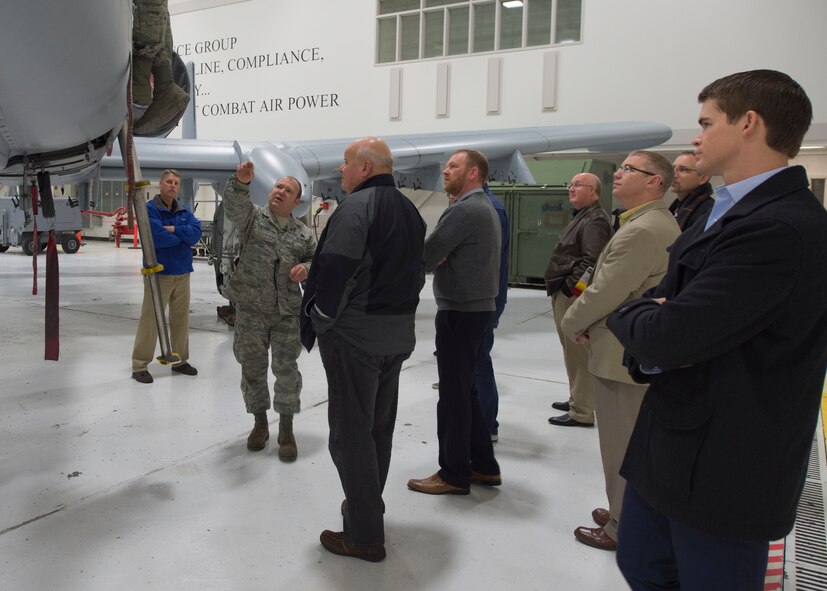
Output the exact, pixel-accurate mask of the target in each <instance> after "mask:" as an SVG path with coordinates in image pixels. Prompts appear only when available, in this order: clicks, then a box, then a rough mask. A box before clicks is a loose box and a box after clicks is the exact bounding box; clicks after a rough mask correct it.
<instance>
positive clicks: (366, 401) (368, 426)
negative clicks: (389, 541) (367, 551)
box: [318, 331, 410, 546]
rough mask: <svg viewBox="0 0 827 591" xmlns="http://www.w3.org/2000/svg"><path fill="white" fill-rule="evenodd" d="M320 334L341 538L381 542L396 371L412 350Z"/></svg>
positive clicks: (356, 542) (362, 542)
mask: <svg viewBox="0 0 827 591" xmlns="http://www.w3.org/2000/svg"><path fill="white" fill-rule="evenodd" d="M318 339H319V352H320V353H321V357H322V363H323V364H324V369H325V374H327V390H328V414H327V418H328V424H329V425H330V439H329V442H328V449H329V450H330V457H331V458H332V459H333V463H334V464H335V465H336V469H337V470H338V471H339V479H340V480H341V481H342V488H343V489H344V493H345V498H346V499H347V513H346V516H345V519H344V532H345V541H346V542H347V543H348V544H350V545H352V546H372V545H375V544H383V543H384V542H385V528H384V519H383V514H384V512H385V505H384V503H383V501H382V491H383V490H384V488H385V481H386V480H387V478H388V467H389V466H390V461H391V445H392V443H393V429H394V425H395V422H396V406H397V401H398V399H399V371H400V369H401V368H402V362H403V361H404V360H405V359H407V358H408V357H409V356H410V353H405V354H402V355H372V354H370V353H367V352H366V351H363V350H362V349H359V348H358V347H356V346H354V345H353V344H351V343H350V342H349V341H348V340H346V339H345V338H343V337H342V336H340V335H338V334H336V333H335V332H333V331H328V332H327V333H325V334H320V335H319V336H318Z"/></svg>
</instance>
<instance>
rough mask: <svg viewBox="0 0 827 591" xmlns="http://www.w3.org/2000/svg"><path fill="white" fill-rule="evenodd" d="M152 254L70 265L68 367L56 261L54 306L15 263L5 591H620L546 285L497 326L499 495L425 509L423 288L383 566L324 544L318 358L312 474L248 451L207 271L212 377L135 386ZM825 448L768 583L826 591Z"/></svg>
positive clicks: (2, 396)
mask: <svg viewBox="0 0 827 591" xmlns="http://www.w3.org/2000/svg"><path fill="white" fill-rule="evenodd" d="M140 258H141V255H140V251H137V250H131V249H129V248H126V247H123V248H120V249H115V248H114V246H113V245H112V244H110V243H100V242H97V243H95V242H91V243H89V244H87V245H85V246H84V247H82V248H81V249H80V251H79V252H78V253H77V254H74V255H64V254H60V259H59V260H60V280H61V284H60V317H61V318H60V320H61V322H60V332H61V356H60V361H59V362H46V361H44V360H43V295H42V294H43V293H44V290H45V282H44V275H43V273H44V271H43V269H44V268H45V262H43V261H44V259H43V257H41V258H40V261H41V263H40V275H39V294H40V295H38V296H32V295H31V287H32V261H31V259H30V258H29V257H25V256H23V255H22V253H21V252H20V251H19V250H18V249H11V250H9V251H8V252H6V253H4V254H1V255H0V297H1V298H2V302H3V320H2V326H3V331H2V340H0V358H1V359H2V368H3V369H2V387H0V443H2V445H0V588H2V589H4V590H7V591H18V590H19V591H30V590H41V589H49V590H58V589H67V590H84V591H97V590H107V591H108V590H111V589H174V590H176V591H180V590H188V589H193V590H196V589H197V590H213V589H215V590H235V589H239V590H240V589H244V590H257V589H276V590H281V589H285V590H286V589H290V590H326V589H333V590H336V589H341V590H353V589H368V588H370V589H393V590H398V591H405V590H415V589H416V590H419V589H438V590H441V591H454V590H456V591H465V590H467V589H480V590H502V589H520V590H532V589H544V590H548V589H557V590H562V591H569V590H577V591H580V590H584V591H588V590H595V591H597V590H600V591H605V590H614V589H625V588H626V585H625V583H624V582H623V579H622V577H621V575H620V573H619V571H618V569H617V567H616V565H615V562H614V554H613V553H610V552H605V551H601V550H596V549H593V548H590V547H587V546H584V545H582V544H580V543H579V542H577V541H576V540H575V539H574V537H573V535H572V531H573V530H574V529H575V528H576V527H577V526H580V525H588V524H589V523H590V521H591V519H590V513H591V511H592V509H593V508H595V507H601V506H605V504H606V502H605V495H604V492H603V477H602V470H601V465H600V458H599V452H598V444H597V431H596V429H585V428H561V427H552V426H550V425H549V424H548V423H547V420H546V419H547V417H548V416H550V415H551V414H555V413H556V411H554V410H552V409H551V406H550V405H551V402H553V401H555V400H565V399H566V397H567V385H566V374H565V369H564V367H563V363H562V357H561V355H562V354H561V351H560V346H559V343H558V342H557V335H555V334H554V323H553V321H552V317H551V311H550V302H549V300H548V298H547V297H545V295H544V293H543V292H542V291H538V290H527V289H511V290H509V296H508V306H507V307H506V310H505V314H504V316H503V318H502V320H501V323H500V328H499V329H498V331H497V337H496V338H497V340H496V344H495V347H494V352H493V356H494V366H495V369H496V371H497V380H498V384H499V390H500V397H501V400H500V423H501V426H500V440H499V442H498V443H497V444H496V447H495V449H496V453H497V457H498V460H499V462H500V464H501V466H502V473H503V486H502V487H499V488H485V487H476V486H475V487H473V488H472V492H471V494H470V495H469V496H463V497H431V496H426V495H422V494H418V493H414V492H410V491H408V490H407V488H406V486H405V483H406V482H407V480H408V479H409V478H420V477H425V476H428V475H430V474H431V473H433V472H434V471H435V469H436V467H437V443H436V391H435V390H433V389H432V388H431V384H432V382H434V381H436V361H435V359H434V357H433V355H432V351H433V337H434V328H433V317H434V314H435V311H436V306H435V304H434V299H433V293H432V291H431V284H430V280H429V281H428V283H427V284H426V286H425V288H424V290H423V292H422V302H421V304H420V307H419V311H418V318H417V339H418V343H417V348H416V351H415V352H414V353H413V355H412V356H411V358H410V360H408V362H406V364H405V366H404V367H403V372H402V378H401V387H400V389H401V391H400V399H399V415H398V421H397V427H396V437H395V440H394V456H393V459H392V462H391V468H390V474H389V478H388V484H387V486H386V489H385V495H384V498H385V502H386V505H387V514H386V537H387V540H386V547H387V550H388V557H387V559H386V560H385V561H384V562H383V563H379V564H370V563H366V562H363V561H359V560H353V559H347V558H342V557H339V556H335V555H332V554H329V553H327V552H326V551H325V550H323V549H322V548H321V546H320V544H319V541H318V537H319V533H320V532H321V531H322V530H323V529H333V530H338V529H340V523H341V517H340V515H339V504H340V502H341V500H342V491H341V486H340V484H339V480H338V477H337V474H336V470H335V468H334V466H333V464H332V462H331V460H330V456H329V454H328V451H327V390H326V382H325V378H324V372H323V369H322V364H321V361H320V359H319V355H318V351H315V350H314V351H313V352H312V353H310V354H307V353H303V354H302V356H301V358H300V359H299V364H300V367H301V370H302V373H303V375H304V390H303V394H302V412H301V414H300V415H298V416H297V417H296V420H295V429H296V433H297V439H298V447H299V459H298V461H296V462H295V463H292V464H284V463H281V462H280V461H279V460H278V457H277V454H276V452H277V447H276V446H275V440H274V439H271V440H270V442H269V443H268V446H267V448H266V449H265V450H264V451H262V452H258V453H252V452H249V451H247V449H246V446H245V441H246V436H247V433H248V432H249V429H250V427H251V424H252V419H251V417H250V416H248V415H247V414H246V413H245V412H244V407H243V403H242V400H241V394H240V392H239V385H238V383H239V379H240V372H239V367H238V365H237V363H236V361H235V359H234V358H233V354H232V329H231V328H229V327H228V326H227V325H225V324H224V323H223V322H222V321H220V320H219V319H218V318H217V317H216V313H215V310H216V306H218V305H222V304H223V303H224V302H223V300H222V298H221V296H219V295H218V293H217V292H216V291H215V289H214V275H213V269H212V267H210V266H208V265H207V264H206V262H205V261H204V260H203V259H202V260H196V263H195V273H194V274H193V276H192V305H191V333H190V348H191V351H192V354H191V362H192V364H193V365H195V366H196V367H197V368H198V370H199V372H200V373H199V375H198V376H197V377H195V378H192V377H189V376H184V375H178V374H172V373H171V372H170V370H169V368H163V367H160V366H159V365H158V364H156V363H153V364H152V365H151V366H150V371H152V373H153V375H154V376H155V383H154V384H151V385H144V384H138V383H136V382H135V381H133V380H131V379H130V371H131V370H130V354H131V350H132V341H133V338H134V334H135V328H136V325H137V318H138V315H139V311H140V303H141V297H142V284H141V281H142V280H141V278H140V275H139V273H138V269H139V267H140ZM270 418H271V420H275V418H276V417H275V416H273V415H272V414H271V415H270ZM816 435H817V437H816V440H815V442H814V447H813V450H814V451H813V454H814V455H813V461H812V462H811V478H810V479H809V480H808V486H809V487H810V492H809V493H806V492H805V501H804V502H803V503H802V510H801V511H800V515H799V520H800V526H799V527H797V529H796V532H795V534H794V535H791V536H789V537H788V538H787V540H786V543H784V542H781V543H780V544H777V545H775V546H774V549H773V558H771V562H770V571H769V573H768V579H767V585H768V586H767V589H781V588H782V585H783V588H784V589H795V588H796V586H795V585H796V584H799V585H802V581H805V580H806V581H810V580H815V581H816V583H814V584H815V585H816V586H803V585H802V586H800V587H799V588H801V589H824V588H827V583H824V584H823V585H822V584H821V583H818V582H817V581H818V580H819V578H818V577H819V576H823V577H824V579H822V580H825V581H827V566H824V565H825V564H827V551H824V548H827V539H825V534H824V497H825V493H824V490H825V488H827V486H825V478H827V467H825V461H824V438H823V431H822V427H821V423H820V424H819V429H818V433H817V434H816ZM768 477H771V475H768ZM808 495H809V496H808ZM819 503H820V505H819ZM804 513H806V514H804ZM802 519H803V520H804V521H803V522H802V521H801V520H802ZM802 523H803V526H801V524H802ZM819 525H820V528H821V529H820V532H819V531H818V527H819ZM805 534H806V536H809V537H801V536H804V535H805ZM819 536H820V538H819ZM802 540H803V541H802ZM819 544H820V545H819ZM805 549H806V550H807V552H806V553H804V552H803V551H804V550H805ZM820 557H821V558H823V562H822V563H821V565H822V566H818V564H817V563H818V560H819V558H820ZM813 577H815V578H813ZM785 578H786V580H784V579H785Z"/></svg>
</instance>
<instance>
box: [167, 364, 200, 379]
mask: <svg viewBox="0 0 827 591" xmlns="http://www.w3.org/2000/svg"><path fill="white" fill-rule="evenodd" d="M172 371H174V372H175V373H182V374H184V375H185V376H197V375H198V370H197V369H195V368H194V367H193V366H191V365H190V364H189V363H187V362H186V361H185V362H184V363H182V364H180V365H173V366H172Z"/></svg>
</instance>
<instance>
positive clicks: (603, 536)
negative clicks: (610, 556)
mask: <svg viewBox="0 0 827 591" xmlns="http://www.w3.org/2000/svg"><path fill="white" fill-rule="evenodd" d="M574 537H575V538H577V539H578V540H580V541H581V542H583V543H584V544H586V546H591V547H592V548H599V549H601V550H617V542H615V541H614V540H613V539H612V538H610V537H609V535H608V534H607V533H606V530H604V529H603V528H602V527H578V528H577V529H576V530H574Z"/></svg>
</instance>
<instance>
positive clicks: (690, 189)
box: [669, 152, 714, 232]
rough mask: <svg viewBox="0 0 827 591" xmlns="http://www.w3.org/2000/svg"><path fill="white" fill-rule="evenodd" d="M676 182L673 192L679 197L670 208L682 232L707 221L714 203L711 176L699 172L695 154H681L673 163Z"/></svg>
mask: <svg viewBox="0 0 827 591" xmlns="http://www.w3.org/2000/svg"><path fill="white" fill-rule="evenodd" d="M672 168H674V169H675V180H674V181H672V192H673V193H675V195H677V196H678V198H677V199H675V200H674V201H673V202H672V204H671V205H670V206H669V211H671V212H672V214H673V215H674V216H675V221H676V222H678V227H679V228H680V229H681V232H683V231H684V230H686V229H687V228H689V227H690V226H691V225H692V224H695V223H697V222H698V221H699V220H706V216H707V214H708V213H709V210H710V209H712V204H713V203H714V201H713V199H712V185H710V184H709V176H708V175H705V174H701V173H699V172H698V167H697V164H695V152H681V153H680V154H678V157H677V158H675V161H674V162H673V163H672Z"/></svg>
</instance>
